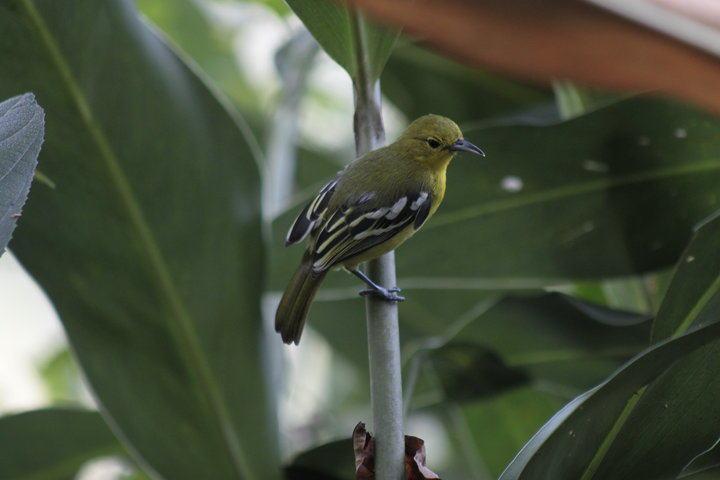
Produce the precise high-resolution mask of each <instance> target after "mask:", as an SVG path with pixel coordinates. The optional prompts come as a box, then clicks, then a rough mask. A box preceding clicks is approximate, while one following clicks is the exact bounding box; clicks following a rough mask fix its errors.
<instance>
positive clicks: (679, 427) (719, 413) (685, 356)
mask: <svg viewBox="0 0 720 480" xmlns="http://www.w3.org/2000/svg"><path fill="white" fill-rule="evenodd" d="M718 225H720V217H716V218H715V219H713V220H711V221H710V222H708V223H706V224H705V225H704V226H703V227H702V228H700V230H699V231H698V233H697V234H696V236H695V239H694V241H693V243H692V244H691V246H690V247H689V251H692V252H695V253H697V254H698V255H702V257H701V258H704V257H705V255H706V253H705V252H704V251H702V250H701V249H699V248H700V247H701V246H706V247H708V248H714V249H717V238H718V237H717V232H718V228H719V227H718ZM709 238H713V239H714V240H715V243H714V244H713V242H708V239H709ZM684 261H685V259H682V260H681V262H684ZM707 268H709V269H710V270H711V271H712V272H713V275H699V276H698V277H695V276H694V275H692V274H689V272H688V271H687V269H684V268H679V269H678V271H677V272H676V274H675V276H674V278H673V281H672V283H671V285H670V288H669V292H672V291H673V290H674V289H675V288H676V287H675V285H681V284H683V283H693V284H694V285H695V288H694V289H693V291H692V292H688V291H686V296H684V297H679V296H678V295H673V294H672V293H668V296H667V300H666V301H667V302H680V303H681V305H679V306H674V305H671V306H668V307H666V306H665V305H663V307H661V312H668V313H665V314H669V315H673V317H675V318H674V319H672V320H671V321H668V322H667V323H672V324H674V325H677V326H678V327H677V328H676V330H675V331H674V336H673V337H671V338H669V339H666V340H662V341H660V342H659V343H657V344H656V345H655V346H653V347H651V348H650V349H649V350H647V351H646V352H644V353H643V354H642V355H640V356H638V357H636V358H635V359H634V360H633V361H632V362H630V363H629V364H627V365H626V366H625V367H624V368H623V369H621V370H620V371H618V372H617V373H616V374H615V375H614V376H613V377H611V378H610V379H609V380H607V381H606V382H605V383H603V384H601V385H599V386H598V387H596V388H594V389H592V390H591V391H589V392H587V393H585V394H583V395H582V396H580V397H578V398H576V399H575V400H573V401H572V402H571V403H569V404H568V405H567V406H566V407H565V408H563V409H562V410H561V411H560V412H559V413H558V414H556V415H555V417H553V419H551V420H550V421H549V422H548V423H547V424H546V425H545V426H543V428H542V429H540V431H539V432H538V433H537V434H536V435H535V436H534V437H533V439H532V440H531V441H530V442H529V443H528V444H527V445H526V446H525V447H524V448H523V450H522V451H521V452H520V453H519V454H518V456H517V457H516V458H515V460H514V461H513V462H512V463H511V464H510V465H509V466H508V468H507V470H506V471H505V472H504V474H503V476H502V477H501V478H502V479H504V480H508V479H516V478H522V479H533V478H548V476H549V477H552V478H580V479H583V480H589V479H591V478H597V479H600V478H618V479H621V478H622V479H625V478H627V479H631V478H675V476H677V475H678V474H679V473H680V472H681V471H682V469H683V467H684V466H685V465H687V464H688V462H690V460H692V458H694V457H695V456H696V455H698V454H699V453H701V452H702V451H703V450H705V449H706V448H708V447H709V446H710V445H711V444H712V443H713V442H714V440H715V439H716V438H717V437H718V434H720V428H719V427H718V425H719V424H720V407H719V406H718V404H717V401H716V399H717V395H718V393H720V380H718V375H717V373H718V369H717V368H716V367H714V365H715V363H716V362H715V360H716V359H717V355H718V353H720V343H719V342H718V341H717V340H718V338H719V337H720V322H718V321H717V318H718V314H719V313H720V305H718V302H717V301H714V299H716V298H717V295H718V292H719V291H720V281H719V280H718V275H719V274H718V269H717V266H716V265H713V264H712V263H710V264H708V265H707ZM696 278H697V281H696ZM660 315H663V313H661V314H660ZM662 323H665V322H664V321H663V322H662ZM703 325H704V326H703ZM691 326H692V327H694V330H692V331H689V332H688V333H685V332H687V331H688V330H687V329H688V328H689V327H691Z"/></svg>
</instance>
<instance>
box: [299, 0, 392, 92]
mask: <svg viewBox="0 0 720 480" xmlns="http://www.w3.org/2000/svg"><path fill="white" fill-rule="evenodd" d="M287 3H288V5H290V8H292V10H293V11H294V12H295V14H296V15H297V16H298V17H300V20H302V21H303V23H304V24H305V26H306V27H307V29H308V30H310V33H312V34H313V36H314V37H315V39H316V40H317V41H318V43H319V44H320V46H321V47H322V48H323V49H324V50H325V51H326V52H327V54H328V55H330V57H331V58H332V59H333V60H335V61H336V62H337V63H338V64H339V65H340V66H341V67H343V68H344V69H345V70H346V71H347V72H348V74H349V75H350V76H351V77H355V76H356V75H357V74H358V71H357V65H358V58H357V52H358V48H357V46H356V44H357V37H358V31H356V29H359V31H360V32H359V35H361V36H363V37H364V39H365V41H364V43H365V46H366V48H367V51H365V52H364V53H365V55H366V56H367V58H366V59H365V60H364V61H366V62H367V66H368V69H369V70H368V72H367V73H368V75H369V76H370V78H369V81H372V80H374V79H376V78H378V77H379V76H380V73H381V72H382V70H383V67H384V66H385V62H387V59H388V57H389V56H390V52H392V49H393V46H394V45H395V41H396V39H397V36H398V32H399V31H398V30H397V29H387V28H381V27H377V26H375V25H373V24H371V23H368V22H365V21H362V20H361V21H360V22H359V23H356V21H357V19H356V18H355V17H357V16H358V15H357V13H351V12H350V10H349V9H348V7H347V4H346V2H344V1H340V2H338V1H334V0H287Z"/></svg>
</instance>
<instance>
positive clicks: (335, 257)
mask: <svg viewBox="0 0 720 480" xmlns="http://www.w3.org/2000/svg"><path fill="white" fill-rule="evenodd" d="M371 198H372V194H371V193H368V194H366V195H364V196H363V197H361V199H360V201H358V202H357V203H355V204H354V205H350V206H345V207H343V208H340V209H338V210H336V211H335V212H333V213H332V215H330V216H329V217H328V219H327V221H324V222H323V224H322V226H321V227H320V231H319V232H318V234H317V237H316V239H315V243H314V246H313V249H312V254H313V269H314V270H315V271H323V270H327V269H329V268H331V267H333V266H334V265H337V264H340V263H342V262H343V261H345V260H347V259H349V258H352V257H354V256H356V255H359V254H360V253H363V252H365V251H367V250H369V249H371V248H372V247H374V246H376V245H380V244H381V243H383V242H386V241H388V240H390V239H391V238H392V237H394V236H395V235H397V234H398V233H399V232H400V231H401V230H402V229H403V228H404V227H406V226H408V225H410V224H414V228H415V230H417V229H418V228H420V226H421V225H422V224H423V222H425V220H426V219H427V217H428V214H429V213H430V207H431V205H432V198H431V197H430V193H429V192H427V191H419V192H413V193H408V194H405V195H401V196H398V197H397V198H395V199H394V200H393V201H392V202H388V203H387V204H386V205H378V204H377V202H374V204H373V205H372V207H371V208H369V207H368V205H367V204H368V203H369V200H370V199H371Z"/></svg>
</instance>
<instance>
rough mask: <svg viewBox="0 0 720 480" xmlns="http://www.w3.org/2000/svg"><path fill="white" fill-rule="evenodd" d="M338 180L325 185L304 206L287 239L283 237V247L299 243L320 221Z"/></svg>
mask: <svg viewBox="0 0 720 480" xmlns="http://www.w3.org/2000/svg"><path fill="white" fill-rule="evenodd" d="M337 182H338V179H337V178H335V179H333V180H331V181H330V182H328V183H326V184H325V185H324V186H323V187H322V188H321V189H320V192H318V194H317V196H315V198H313V200H312V201H311V202H310V203H308V204H307V205H305V208H303V209H302V211H301V212H300V214H299V215H298V216H297V218H296V219H295V221H294V222H293V224H292V226H291V227H290V230H289V231H288V234H287V237H285V246H288V245H293V244H296V243H299V242H301V241H303V240H304V239H305V237H307V236H308V234H309V233H310V232H311V231H312V229H313V227H314V226H315V223H316V222H317V221H318V220H320V219H321V218H322V216H323V214H324V213H325V211H326V210H327V207H328V204H329V203H330V198H331V197H332V195H333V193H335V186H336V185H337Z"/></svg>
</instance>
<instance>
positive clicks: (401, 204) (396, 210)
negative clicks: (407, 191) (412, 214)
mask: <svg viewBox="0 0 720 480" xmlns="http://www.w3.org/2000/svg"><path fill="white" fill-rule="evenodd" d="M406 204H407V197H402V198H401V199H400V200H398V201H397V202H395V205H393V206H392V208H391V209H390V212H388V214H387V215H386V216H385V218H387V219H388V220H394V219H395V218H396V217H397V216H398V215H400V212H401V211H402V209H403V208H405V205H406Z"/></svg>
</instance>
